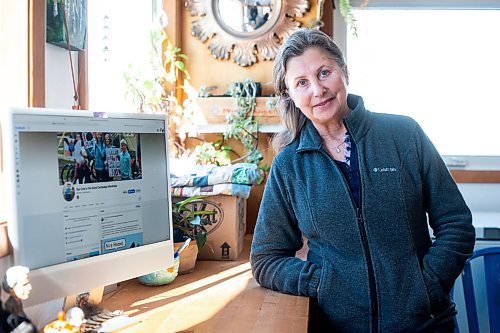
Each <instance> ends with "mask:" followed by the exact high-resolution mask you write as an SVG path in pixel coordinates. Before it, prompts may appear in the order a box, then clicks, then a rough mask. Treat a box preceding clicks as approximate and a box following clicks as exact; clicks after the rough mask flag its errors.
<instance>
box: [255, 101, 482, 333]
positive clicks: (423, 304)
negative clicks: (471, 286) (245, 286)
mask: <svg viewBox="0 0 500 333" xmlns="http://www.w3.org/2000/svg"><path fill="white" fill-rule="evenodd" d="M348 105H349V108H350V109H351V112H350V113H349V115H348V116H347V117H346V118H345V120H344V123H345V126H346V128H347V129H348V131H349V133H350V134H351V138H352V140H353V141H354V143H355V145H356V148H357V154H358V155H357V156H358V164H359V180H360V187H361V206H360V208H359V209H357V208H356V205H355V204H354V201H353V199H352V196H351V194H350V191H349V188H348V185H347V183H346V181H345V179H344V177H343V175H342V173H341V171H340V170H339V168H338V167H337V165H336V164H335V162H334V161H333V159H332V158H331V157H330V156H329V155H328V153H327V152H326V150H325V148H324V147H323V145H322V142H321V139H320V137H319V135H318V133H317V131H316V129H315V128H314V126H313V124H312V123H311V122H309V121H308V122H307V123H306V125H305V127H304V128H303V129H302V131H301V133H300V136H299V138H297V139H296V140H295V141H293V142H292V143H291V144H289V145H288V146H286V147H284V148H283V149H282V150H281V151H280V152H279V154H278V155H277V156H276V157H275V159H274V161H273V164H272V167H271V171H270V174H269V177H268V180H267V183H266V188H265V190H264V195H263V199H262V203H261V206H260V210H259V215H258V219H257V224H256V227H255V231H254V236H253V241H252V248H251V256H250V259H251V265H252V270H253V274H254V277H255V279H256V280H257V281H258V282H259V283H260V284H261V285H262V286H263V287H266V288H270V289H273V290H277V291H281V292H284V293H289V294H294V295H302V296H309V297H316V298H317V301H318V304H319V306H320V308H321V309H322V311H323V312H324V313H325V315H326V317H327V318H328V320H329V323H330V325H331V327H332V329H333V330H335V332H356V333H362V332H384V333H385V332H415V331H425V330H426V329H428V328H429V327H433V326H436V325H438V324H440V323H443V322H445V321H447V320H450V319H452V318H453V316H454V314H455V310H454V306H453V303H452V302H451V301H450V299H449V296H448V295H449V292H450V290H451V288H452V286H453V283H454V281H455V279H456V278H457V276H458V275H459V274H460V272H461V271H462V269H463V266H464V264H465V261H466V260H467V258H468V257H469V256H470V255H471V254H472V250H473V247H474V241H475V233H474V228H473V226H472V216H471V213H470V210H469V208H468V207H467V205H466V203H465V201H464V200H463V198H462V195H461V194H460V192H459V190H458V188H457V186H456V184H455V182H454V181H453V179H452V177H451V175H450V173H449V171H448V169H447V168H446V166H445V164H444V163H443V160H442V159H441V157H440V155H439V154H438V152H437V151H436V149H435V148H434V146H433V145H432V143H431V142H430V140H429V139H428V138H427V136H426V135H425V134H424V132H423V131H422V129H421V128H420V126H419V125H418V124H417V123H416V122H415V121H414V120H412V119H411V118H409V117H406V116H400V115H389V114H380V113H373V112H370V111H368V110H366V109H365V107H364V103H363V100H362V98H361V97H359V96H355V95H349V96H348ZM429 226H430V228H432V231H433V234H434V236H435V241H434V242H432V241H431V237H430V234H429V228H428V227H429ZM302 235H304V236H305V237H306V238H307V239H308V246H309V253H308V256H307V260H306V261H303V260H301V259H298V258H295V252H296V251H297V250H299V249H300V248H301V247H302V245H303V241H302V239H303V238H302Z"/></svg>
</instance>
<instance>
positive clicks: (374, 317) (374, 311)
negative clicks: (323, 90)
mask: <svg viewBox="0 0 500 333" xmlns="http://www.w3.org/2000/svg"><path fill="white" fill-rule="evenodd" d="M344 126H345V127H346V129H347V131H348V132H349V133H352V132H351V130H350V129H349V126H348V125H347V122H346V121H345V120H344ZM351 140H353V141H354V144H355V145H356V154H358V148H357V147H358V146H357V143H356V141H355V140H354V138H353V137H352V135H351ZM324 154H326V153H325V152H324ZM326 155H327V156H328V157H330V155H328V154H326ZM330 158H331V157H330ZM357 160H358V170H357V171H358V179H359V198H360V199H359V205H360V206H361V198H362V192H363V188H362V186H361V174H360V172H359V154H358V156H357ZM333 164H334V165H335V167H337V164H336V163H335V161H334V162H333ZM339 172H340V174H341V175H342V177H343V178H344V183H345V184H346V185H347V189H348V191H349V194H350V197H351V201H352V204H353V206H354V207H356V221H357V223H358V228H359V233H360V236H361V242H362V244H363V252H364V255H365V260H366V266H367V269H368V286H369V288H370V308H371V321H370V322H371V332H372V333H378V296H377V285H376V283H375V271H374V269H373V262H372V257H371V253H370V246H369V245H368V237H367V236H366V227H365V221H364V220H363V215H362V213H361V208H358V207H357V206H356V203H355V201H354V198H353V196H352V193H351V191H350V189H349V186H348V184H347V180H346V179H345V177H344V174H343V173H342V171H340V170H339Z"/></svg>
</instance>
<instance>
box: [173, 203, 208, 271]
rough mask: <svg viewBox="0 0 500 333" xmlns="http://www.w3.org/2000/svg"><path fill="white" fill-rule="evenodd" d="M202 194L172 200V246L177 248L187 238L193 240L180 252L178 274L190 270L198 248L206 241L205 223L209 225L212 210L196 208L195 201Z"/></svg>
mask: <svg viewBox="0 0 500 333" xmlns="http://www.w3.org/2000/svg"><path fill="white" fill-rule="evenodd" d="M203 198H204V196H194V197H190V198H187V199H184V200H181V201H177V202H172V223H173V230H174V231H173V234H174V235H173V236H174V243H175V245H174V247H175V249H176V250H177V249H178V248H179V247H180V246H182V244H183V243H184V242H185V241H186V240H187V239H191V240H192V241H194V242H191V244H190V245H189V246H188V248H186V249H185V250H184V251H182V253H181V254H180V265H179V274H185V273H189V272H192V271H193V269H194V266H195V264H196V257H197V255H198V250H199V249H201V248H202V247H203V246H204V245H205V243H206V241H207V229H206V228H205V226H206V225H211V224H212V221H211V219H210V216H211V215H214V214H215V212H214V211H208V210H197V209H196V203H197V202H200V201H201V200H202V199H203Z"/></svg>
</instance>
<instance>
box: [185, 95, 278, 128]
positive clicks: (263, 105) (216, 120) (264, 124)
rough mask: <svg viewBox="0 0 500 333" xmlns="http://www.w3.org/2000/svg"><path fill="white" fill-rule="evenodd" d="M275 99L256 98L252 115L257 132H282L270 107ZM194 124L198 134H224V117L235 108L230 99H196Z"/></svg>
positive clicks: (276, 116)
mask: <svg viewBox="0 0 500 333" xmlns="http://www.w3.org/2000/svg"><path fill="white" fill-rule="evenodd" d="M274 99H275V97H257V98H256V105H255V111H254V115H255V117H256V119H257V121H258V123H259V132H262V133H275V132H279V131H280V130H282V129H283V128H284V127H283V125H281V121H280V117H279V116H278V115H277V114H276V111H275V109H274V108H272V106H271V105H270V104H271V103H270V102H272V101H274ZM194 107H195V110H194V111H195V112H194V113H195V115H196V116H195V119H194V122H195V124H196V125H197V126H198V128H199V133H224V132H225V130H226V128H227V123H226V115H227V114H228V113H229V112H231V111H232V110H234V109H235V108H236V105H235V99H234V98H232V97H207V98H198V99H197V100H196V104H195V106H194Z"/></svg>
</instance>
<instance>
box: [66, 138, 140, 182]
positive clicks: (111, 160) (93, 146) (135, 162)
mask: <svg viewBox="0 0 500 333" xmlns="http://www.w3.org/2000/svg"><path fill="white" fill-rule="evenodd" d="M57 142H58V147H57V152H58V160H59V184H60V185H63V184H66V183H68V182H69V183H72V184H86V183H97V182H109V181H118V180H132V179H141V178H142V173H141V145H140V134H138V133H103V132H63V133H57Z"/></svg>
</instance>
